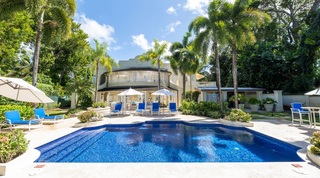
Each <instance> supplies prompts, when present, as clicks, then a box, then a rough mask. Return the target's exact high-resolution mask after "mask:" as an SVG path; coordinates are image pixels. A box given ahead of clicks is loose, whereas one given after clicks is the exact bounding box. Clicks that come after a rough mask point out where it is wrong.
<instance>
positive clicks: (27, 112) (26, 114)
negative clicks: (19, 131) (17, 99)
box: [0, 105, 34, 123]
mask: <svg viewBox="0 0 320 178" xmlns="http://www.w3.org/2000/svg"><path fill="white" fill-rule="evenodd" d="M12 110H18V111H19V112H20V115H21V117H23V118H24V119H26V120H29V119H30V118H31V117H33V116H34V113H33V108H32V107H31V106H27V105H0V123H5V121H6V119H5V116H4V112H6V111H12Z"/></svg>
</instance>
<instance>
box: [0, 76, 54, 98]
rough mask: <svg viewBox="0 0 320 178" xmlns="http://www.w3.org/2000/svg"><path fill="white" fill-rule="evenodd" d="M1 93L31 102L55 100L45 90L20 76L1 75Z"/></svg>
mask: <svg viewBox="0 0 320 178" xmlns="http://www.w3.org/2000/svg"><path fill="white" fill-rule="evenodd" d="M0 95H2V96H5V97H7V98H10V99H13V100H17V101H24V102H31V103H52V102H54V101H53V100H52V99H50V98H49V97H47V96H46V94H45V93H44V92H43V91H41V90H39V89H38V88H36V87H34V86H33V85H31V84H29V83H28V82H26V81H24V80H22V79H19V78H9V77H0Z"/></svg>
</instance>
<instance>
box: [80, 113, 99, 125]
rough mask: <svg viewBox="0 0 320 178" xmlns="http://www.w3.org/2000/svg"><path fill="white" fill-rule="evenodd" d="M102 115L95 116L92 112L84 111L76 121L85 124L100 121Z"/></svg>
mask: <svg viewBox="0 0 320 178" xmlns="http://www.w3.org/2000/svg"><path fill="white" fill-rule="evenodd" d="M102 117H103V116H102V115H100V114H97V113H96V112H94V111H86V112H84V113H82V114H80V115H79V116H78V119H79V120H80V122H81V123H86V122H95V121H99V120H101V119H102Z"/></svg>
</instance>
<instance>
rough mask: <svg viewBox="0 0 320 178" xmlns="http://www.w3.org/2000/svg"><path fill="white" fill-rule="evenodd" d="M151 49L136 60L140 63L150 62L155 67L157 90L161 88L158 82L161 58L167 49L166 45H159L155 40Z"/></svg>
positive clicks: (159, 81)
mask: <svg viewBox="0 0 320 178" xmlns="http://www.w3.org/2000/svg"><path fill="white" fill-rule="evenodd" d="M153 43H154V44H153V48H152V49H149V50H148V51H147V52H145V53H143V54H142V55H141V56H140V57H139V58H138V59H139V60H140V61H151V63H152V65H154V66H157V69H158V90H160V87H161V80H160V67H161V66H162V63H163V62H162V58H164V55H165V52H166V49H167V47H168V44H167V43H160V42H159V41H158V40H157V39H155V40H154V41H153Z"/></svg>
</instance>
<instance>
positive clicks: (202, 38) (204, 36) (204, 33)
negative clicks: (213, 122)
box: [189, 0, 226, 110]
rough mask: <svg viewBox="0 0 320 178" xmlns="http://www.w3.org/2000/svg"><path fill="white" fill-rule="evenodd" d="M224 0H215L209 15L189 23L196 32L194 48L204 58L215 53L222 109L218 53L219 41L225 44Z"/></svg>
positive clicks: (220, 99)
mask: <svg viewBox="0 0 320 178" xmlns="http://www.w3.org/2000/svg"><path fill="white" fill-rule="evenodd" d="M225 3H226V2H225V1H223V0H214V1H212V2H211V3H210V4H209V6H208V16H207V17H204V16H199V17H197V18H196V19H194V20H193V21H192V22H191V23H190V25H189V31H190V32H191V31H193V32H194V33H195V34H196V37H195V39H194V50H195V51H196V52H197V53H199V54H200V56H201V57H202V58H203V59H205V60H206V59H208V58H209V57H210V56H211V53H212V52H213V53H214V59H215V64H216V66H215V67H216V82H217V88H218V101H219V106H220V110H222V109H223V107H222V106H223V98H222V91H221V74H220V61H219V54H218V43H219V44H220V45H223V44H225V36H226V35H225V30H224V22H223V21H222V17H221V13H223V12H222V11H221V10H222V7H223V6H224V5H225Z"/></svg>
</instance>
